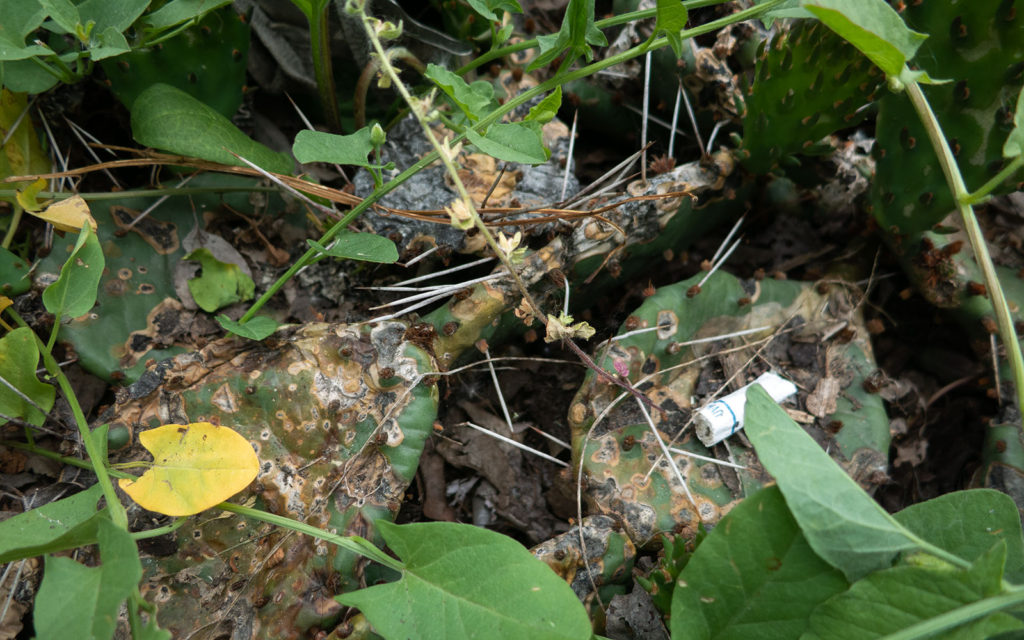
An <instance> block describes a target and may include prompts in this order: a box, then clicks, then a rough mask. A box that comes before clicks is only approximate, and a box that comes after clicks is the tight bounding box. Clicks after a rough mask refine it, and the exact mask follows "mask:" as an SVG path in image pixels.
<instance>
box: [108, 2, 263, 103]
mask: <svg viewBox="0 0 1024 640" xmlns="http://www.w3.org/2000/svg"><path fill="white" fill-rule="evenodd" d="M249 34H250V28H249V24H248V22H247V21H246V20H245V18H244V16H242V15H240V14H239V13H238V12H236V11H235V10H234V9H233V8H231V7H226V8H223V9H220V10H217V11H211V12H210V13H209V14H207V15H206V16H205V17H204V18H203V19H202V20H200V21H199V24H197V25H195V26H193V27H191V28H189V29H186V30H185V31H183V32H182V33H181V34H179V35H178V36H177V37H174V38H171V39H169V40H167V41H165V42H163V43H160V44H157V45H155V46H154V47H152V48H150V49H137V50H133V51H132V52H130V53H128V54H125V55H123V56H118V57H117V58H107V59H105V60H103V61H102V62H100V66H101V67H103V71H104V72H105V73H106V75H107V83H108V84H109V86H110V90H111V91H113V92H114V95H115V96H117V98H118V100H120V101H121V102H122V103H123V104H124V105H125V106H126V107H128V108H129V109H131V108H132V103H134V102H135V98H136V97H138V95H139V94H140V93H142V92H143V91H145V90H146V89H147V88H149V87H150V86H151V85H153V84H155V83H157V82H162V83H165V84H169V85H171V86H173V87H176V88H178V89H181V90H182V91H185V92H187V93H189V94H191V95H192V96H193V97H195V98H197V99H198V100H200V101H201V102H203V103H204V104H207V105H209V106H211V107H213V108H214V109H216V110H217V112H219V113H220V114H221V115H223V116H224V117H226V118H231V117H233V116H234V115H235V112H236V111H237V110H238V107H239V105H241V104H242V93H243V91H244V87H245V67H246V63H247V61H248V59H249Z"/></svg>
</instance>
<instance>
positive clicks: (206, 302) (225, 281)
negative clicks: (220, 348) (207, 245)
mask: <svg viewBox="0 0 1024 640" xmlns="http://www.w3.org/2000/svg"><path fill="white" fill-rule="evenodd" d="M182 260H195V261H196V262H198V263H199V264H200V265H201V266H202V270H203V272H202V274H201V275H200V276H199V277H198V278H192V279H191V280H189V281H188V290H189V293H191V294H192V297H193V298H195V300H196V304H198V305H199V308H201V309H202V310H203V311H206V312H213V311H216V310H217V309H220V308H221V307H226V306H228V305H229V304H234V303H236V302H244V301H245V300H249V299H251V298H252V297H253V294H254V293H255V292H256V284H255V283H254V282H253V281H252V278H250V277H249V276H248V275H246V274H245V273H244V272H243V271H242V270H241V269H240V268H239V267H238V265H237V264H231V263H228V262H221V261H220V260H218V259H217V258H216V257H214V255H213V254H212V253H210V250H209V249H204V248H199V249H196V250H195V251H193V252H192V253H190V254H188V255H187V256H184V257H183V258H182Z"/></svg>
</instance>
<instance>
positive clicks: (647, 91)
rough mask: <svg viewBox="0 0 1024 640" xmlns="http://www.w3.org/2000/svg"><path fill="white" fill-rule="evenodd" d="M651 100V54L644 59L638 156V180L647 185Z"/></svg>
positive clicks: (648, 53)
mask: <svg viewBox="0 0 1024 640" xmlns="http://www.w3.org/2000/svg"><path fill="white" fill-rule="evenodd" d="M650 100H651V52H650V51H648V52H647V55H646V56H645V58H644V114H643V123H642V124H641V125H640V144H642V145H644V150H643V153H642V154H640V180H641V181H643V183H644V184H647V114H648V113H649V112H650Z"/></svg>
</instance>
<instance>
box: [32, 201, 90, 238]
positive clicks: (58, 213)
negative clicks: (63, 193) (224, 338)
mask: <svg viewBox="0 0 1024 640" xmlns="http://www.w3.org/2000/svg"><path fill="white" fill-rule="evenodd" d="M29 213H31V214H32V215H34V216H35V217H37V218H42V219H43V220H46V221H47V222H49V223H50V224H52V225H53V226H54V227H55V228H56V229H57V230H58V231H78V230H80V229H81V228H82V227H83V226H84V225H85V224H88V225H89V226H90V227H92V230H93V231H96V220H94V219H93V217H92V212H91V211H89V204H88V203H87V202H86V201H85V199H84V198H82V196H71V197H70V198H66V199H64V200H60V201H58V202H54V203H53V204H51V205H50V206H48V207H46V209H43V210H42V211H30V212H29Z"/></svg>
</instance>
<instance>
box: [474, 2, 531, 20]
mask: <svg viewBox="0 0 1024 640" xmlns="http://www.w3.org/2000/svg"><path fill="white" fill-rule="evenodd" d="M467 2H469V6H471V7H473V11H476V12H477V13H479V14H480V15H482V16H483V17H485V18H487V19H488V20H491V21H492V22H501V18H500V17H499V16H498V14H497V13H495V12H497V11H508V12H509V13H522V12H523V8H522V7H520V6H519V3H518V2H516V0H467Z"/></svg>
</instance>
